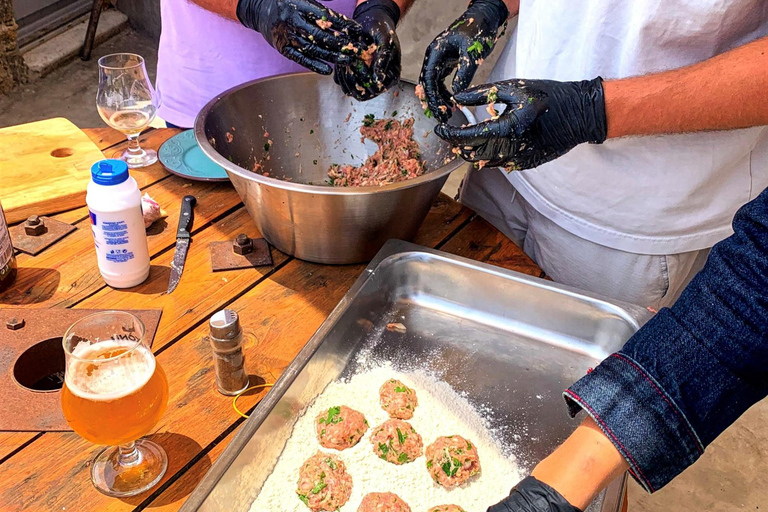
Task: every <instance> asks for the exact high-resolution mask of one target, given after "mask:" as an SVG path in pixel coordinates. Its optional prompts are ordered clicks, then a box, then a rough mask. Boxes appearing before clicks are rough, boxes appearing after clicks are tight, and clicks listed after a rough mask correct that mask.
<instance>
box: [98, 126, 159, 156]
mask: <svg viewBox="0 0 768 512" xmlns="http://www.w3.org/2000/svg"><path fill="white" fill-rule="evenodd" d="M152 130H154V129H153V128H150V129H149V130H147V131H145V132H144V134H143V135H146V134H147V133H149V132H150V131H152ZM83 133H85V134H86V135H87V136H88V138H89V139H91V140H92V141H93V143H94V144H96V146H97V147H98V148H99V149H100V150H102V151H104V150H105V149H107V148H109V147H111V146H114V145H115V144H120V143H121V142H123V141H124V140H125V134H123V133H120V132H119V131H117V130H115V129H114V128H110V127H108V126H105V127H103V128H86V129H84V130H83Z"/></svg>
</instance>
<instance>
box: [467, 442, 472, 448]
mask: <svg viewBox="0 0 768 512" xmlns="http://www.w3.org/2000/svg"><path fill="white" fill-rule="evenodd" d="M471 449H472V443H470V442H469V441H467V450H471Z"/></svg>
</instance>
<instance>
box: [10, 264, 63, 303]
mask: <svg viewBox="0 0 768 512" xmlns="http://www.w3.org/2000/svg"><path fill="white" fill-rule="evenodd" d="M60 281H61V274H60V273H59V271H58V270H54V269H52V268H33V267H19V269H18V274H17V275H16V281H15V282H14V283H13V286H11V288H9V289H8V290H6V291H4V292H2V293H0V306H2V305H10V306H28V305H31V304H38V303H40V302H45V301H47V300H48V299H50V298H51V297H53V295H54V294H55V293H56V290H57V289H58V288H59V282H60Z"/></svg>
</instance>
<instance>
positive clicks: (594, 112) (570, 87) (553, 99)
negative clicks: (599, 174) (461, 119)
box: [435, 77, 607, 171]
mask: <svg viewBox="0 0 768 512" xmlns="http://www.w3.org/2000/svg"><path fill="white" fill-rule="evenodd" d="M454 99H455V100H456V103H458V104H460V105H468V106H477V105H488V112H489V113H490V114H491V119H490V120H489V121H485V122H482V123H478V124H475V125H471V126H465V127H458V126H450V125H447V124H440V125H438V126H437V127H436V128H435V133H437V135H438V136H439V137H441V138H442V139H444V140H446V141H447V142H449V143H451V144H452V145H453V146H454V147H455V148H456V149H455V151H456V152H457V153H458V154H459V155H460V156H461V157H462V158H464V159H465V160H468V161H470V162H477V165H476V167H483V166H485V165H489V166H494V167H505V168H506V169H507V170H508V171H519V170H524V169H531V168H533V167H538V166H539V165H541V164H543V163H546V162H549V161H550V160H554V159H555V158H558V157H560V156H562V155H564V154H566V153H567V152H568V151H570V150H571V149H573V148H574V147H576V146H577V145H579V144H582V143H584V142H591V143H594V144H600V143H602V142H603V141H605V138H606V136H607V123H606V119H605V99H604V96H603V80H602V78H600V77H597V78H595V79H594V80H584V81H581V82H556V81H553V80H519V79H513V80H505V81H502V82H497V83H494V84H486V85H481V86H478V87H473V88H471V89H467V90H466V91H464V92H461V93H459V94H456V95H455V96H454ZM496 103H500V104H502V105H503V111H502V112H501V113H499V112H498V111H497V110H496Z"/></svg>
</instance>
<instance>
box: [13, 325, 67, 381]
mask: <svg viewBox="0 0 768 512" xmlns="http://www.w3.org/2000/svg"><path fill="white" fill-rule="evenodd" d="M64 367H65V359H64V348H63V347H62V346H61V337H58V338H49V339H47V340H43V341H41V342H40V343H35V344H34V345H32V346H31V347H29V348H28V349H27V350H25V351H24V352H22V353H21V355H20V356H19V357H18V358H17V359H16V362H15V363H14V365H13V378H14V380H15V381H16V383H17V384H18V385H20V386H21V387H23V388H26V389H29V390H30V391H36V392H41V393H50V392H52V391H59V390H60V389H61V386H62V385H63V384H64Z"/></svg>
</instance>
